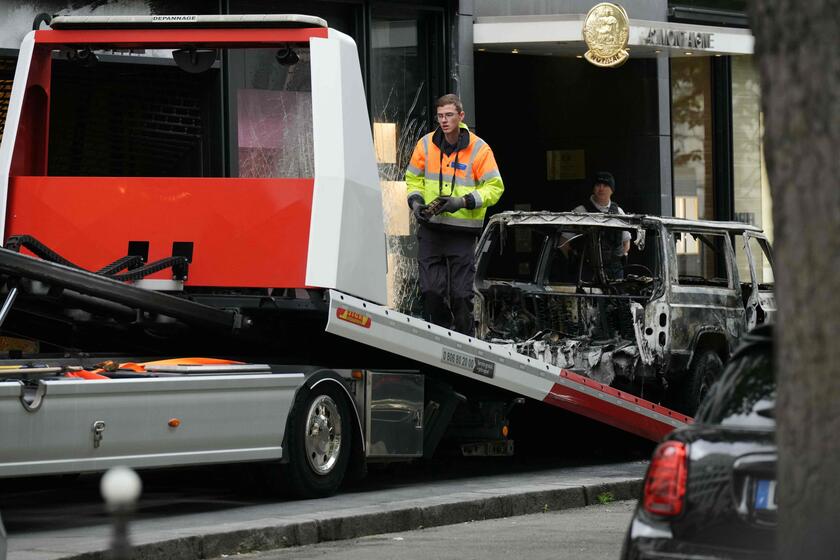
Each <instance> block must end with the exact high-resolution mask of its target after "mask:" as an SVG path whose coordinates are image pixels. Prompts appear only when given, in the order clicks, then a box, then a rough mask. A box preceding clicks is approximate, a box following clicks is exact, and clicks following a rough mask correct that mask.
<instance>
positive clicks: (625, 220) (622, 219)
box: [488, 211, 762, 233]
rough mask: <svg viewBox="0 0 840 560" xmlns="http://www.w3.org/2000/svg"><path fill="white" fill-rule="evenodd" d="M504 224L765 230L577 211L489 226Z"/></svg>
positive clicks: (517, 216) (513, 214)
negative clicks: (660, 225)
mask: <svg viewBox="0 0 840 560" xmlns="http://www.w3.org/2000/svg"><path fill="white" fill-rule="evenodd" d="M495 222H504V224H505V225H548V226H551V225H556V226H560V225H579V226H602V227H625V228H626V227H629V228H639V227H647V226H651V225H654V224H663V225H666V226H679V227H688V228H698V229H714V230H727V231H751V232H754V233H762V229H761V228H759V227H757V226H753V225H749V224H745V223H742V222H718V221H714V220H686V219H683V218H666V217H662V216H653V215H650V214H604V213H601V212H598V213H595V214H589V213H578V212H522V211H510V212H501V213H499V214H495V215H494V216H492V217H491V218H490V221H489V222H488V225H490V224H493V223H495Z"/></svg>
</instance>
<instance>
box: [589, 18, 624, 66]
mask: <svg viewBox="0 0 840 560" xmlns="http://www.w3.org/2000/svg"><path fill="white" fill-rule="evenodd" d="M629 37H630V21H629V19H628V18H627V12H625V11H624V8H622V7H621V6H617V5H616V4H611V3H609V2H602V3H600V4H596V5H595V6H593V7H592V9H591V10H589V13H588V14H586V19H585V20H583V40H584V41H586V46H587V47H589V50H588V51H586V54H584V55H583V56H584V57H585V58H586V60H588V61H589V62H591V63H592V64H594V65H595V66H602V67H605V68H613V67H615V66H621V65H622V64H624V62H625V61H626V60H627V58H628V57H629V56H630V53H628V52H627V50H626V47H627V40H628V39H629Z"/></svg>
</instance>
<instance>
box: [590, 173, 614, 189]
mask: <svg viewBox="0 0 840 560" xmlns="http://www.w3.org/2000/svg"><path fill="white" fill-rule="evenodd" d="M598 183H604V184H605V185H609V186H610V188H611V189H612V190H613V192H615V178H614V177H613V176H612V173H610V172H609V171H599V172H598V173H596V174H595V179H594V180H593V181H592V186H593V187H594V186H595V185H597V184H598Z"/></svg>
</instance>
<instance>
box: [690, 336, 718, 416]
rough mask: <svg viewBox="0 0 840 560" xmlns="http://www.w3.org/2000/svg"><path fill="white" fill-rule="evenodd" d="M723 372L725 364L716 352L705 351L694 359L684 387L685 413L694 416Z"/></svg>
mask: <svg viewBox="0 0 840 560" xmlns="http://www.w3.org/2000/svg"><path fill="white" fill-rule="evenodd" d="M722 372H723V362H722V361H721V360H720V356H718V355H717V352H715V351H714V350H704V351H703V352H702V353H701V354H700V355H699V356H697V357H696V358H695V359H694V362H693V363H692V364H691V368H690V369H689V371H688V375H687V376H686V379H685V384H684V386H683V395H682V401H683V407H682V408H683V412H685V413H686V414H688V415H689V416H694V413H695V412H697V407H699V406H700V403H701V402H702V401H703V398H704V397H705V396H706V394H707V393H708V392H709V389H710V388H711V386H712V384H713V383H714V382H715V381H717V379H718V378H719V377H720V374H721V373H722Z"/></svg>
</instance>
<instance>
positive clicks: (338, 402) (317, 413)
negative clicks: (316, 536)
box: [283, 382, 353, 498]
mask: <svg viewBox="0 0 840 560" xmlns="http://www.w3.org/2000/svg"><path fill="white" fill-rule="evenodd" d="M351 414H352V413H351V411H350V407H349V405H348V404H347V399H346V398H345V395H344V394H342V391H341V388H340V387H338V386H337V385H336V384H335V383H331V382H322V383H319V384H316V385H315V387H313V388H312V389H310V390H308V391H303V392H301V394H299V395H298V397H297V399H296V400H295V404H294V407H293V408H292V413H291V417H290V419H289V425H288V432H287V436H288V437H287V445H288V449H289V463H288V464H287V465H285V469H284V473H283V475H284V478H285V479H286V480H285V483H286V488H287V490H288V493H289V494H291V495H292V496H294V497H298V498H323V497H326V496H330V495H332V494H335V492H336V491H337V490H338V488H339V486H341V483H342V481H343V480H344V475H345V473H346V472H347V465H348V463H349V461H350V453H351V448H352V439H353V424H352V416H351Z"/></svg>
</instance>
